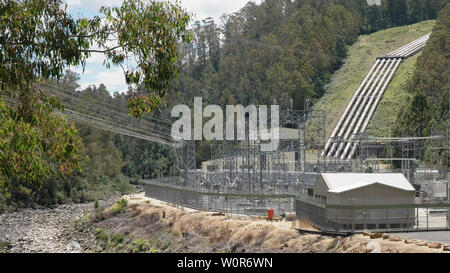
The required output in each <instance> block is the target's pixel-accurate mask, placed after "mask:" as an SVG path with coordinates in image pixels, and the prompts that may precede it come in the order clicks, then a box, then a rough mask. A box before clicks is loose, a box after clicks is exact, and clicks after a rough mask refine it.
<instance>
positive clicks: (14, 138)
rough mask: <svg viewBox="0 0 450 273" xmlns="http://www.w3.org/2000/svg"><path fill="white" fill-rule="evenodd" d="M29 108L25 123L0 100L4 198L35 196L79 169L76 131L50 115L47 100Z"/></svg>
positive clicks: (0, 173) (0, 170)
mask: <svg viewBox="0 0 450 273" xmlns="http://www.w3.org/2000/svg"><path fill="white" fill-rule="evenodd" d="M29 106H30V107H32V108H33V110H32V111H31V112H30V115H29V116H28V118H29V120H25V119H24V117H23V115H21V114H19V113H18V112H17V108H15V107H14V106H7V105H5V104H4V103H3V100H2V99H1V98H0V120H1V121H2V122H1V124H0V189H1V190H2V192H3V193H4V194H5V196H6V197H11V196H13V197H20V198H24V199H28V198H30V197H35V194H36V193H37V192H39V191H40V190H41V189H42V187H43V185H44V184H45V183H46V182H47V181H49V180H54V179H57V178H63V177H66V176H70V175H71V174H72V172H73V171H76V170H78V169H79V162H80V160H81V159H82V158H83V157H82V153H81V152H82V143H81V139H80V138H79V136H78V134H77V130H76V128H75V127H74V126H73V125H72V124H70V123H67V122H66V121H65V120H64V119H62V118H61V117H60V116H58V115H56V114H53V113H52V110H53V105H52V103H51V102H50V101H48V100H47V101H46V100H42V101H39V102H31V103H30V104H29Z"/></svg>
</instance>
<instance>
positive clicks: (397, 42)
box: [314, 20, 434, 137]
mask: <svg viewBox="0 0 450 273" xmlns="http://www.w3.org/2000/svg"><path fill="white" fill-rule="evenodd" d="M433 25H434V20H429V21H424V22H420V23H417V24H414V25H409V26H403V27H396V28H391V29H387V30H382V31H379V32H376V33H373V34H370V35H362V36H360V37H359V38H358V41H357V42H356V43H355V44H354V45H352V46H351V47H350V48H349V54H348V56H349V57H348V58H347V60H346V62H345V64H344V65H343V66H342V67H341V68H340V69H339V70H338V71H337V72H336V73H335V74H334V75H333V78H332V81H331V82H330V84H328V86H327V87H326V93H325V95H324V96H323V97H322V98H321V99H320V100H319V101H318V102H317V103H316V104H315V106H314V109H317V110H325V111H326V113H327V128H326V135H327V137H329V136H330V135H331V133H332V131H333V129H334V127H335V126H336V124H337V123H338V121H339V118H340V117H341V115H342V114H343V113H344V111H345V108H346V107H347V105H348V103H349V101H350V100H351V98H352V96H353V94H354V92H355V91H356V89H357V88H358V87H359V85H360V84H361V82H362V80H363V79H364V77H365V76H366V74H367V73H368V72H369V70H370V68H371V67H372V66H373V64H374V62H375V60H376V57H378V56H383V55H385V54H388V53H389V52H392V51H394V50H395V49H397V48H399V47H401V46H403V45H405V44H407V43H409V42H412V41H413V40H415V39H417V38H419V37H421V36H423V35H425V34H427V33H429V32H431V29H432V27H433ZM416 60H417V55H416V56H414V57H412V58H410V59H408V60H406V61H405V62H404V63H403V64H401V65H400V67H399V70H398V71H397V73H396V74H395V76H394V78H393V80H392V82H391V84H390V85H389V87H388V89H387V90H386V92H385V94H384V97H383V100H382V101H381V103H380V105H379V107H378V109H377V111H376V113H375V115H374V116H373V118H372V121H371V122H370V124H369V127H368V128H367V132H368V133H369V134H370V135H375V136H387V135H389V132H390V128H391V126H392V124H393V123H394V122H395V118H396V116H397V114H398V111H399V110H400V108H401V105H402V104H403V103H405V101H406V98H407V97H409V94H408V93H407V92H406V91H405V85H406V82H407V79H408V78H409V77H411V76H412V72H413V68H414V65H415V63H416Z"/></svg>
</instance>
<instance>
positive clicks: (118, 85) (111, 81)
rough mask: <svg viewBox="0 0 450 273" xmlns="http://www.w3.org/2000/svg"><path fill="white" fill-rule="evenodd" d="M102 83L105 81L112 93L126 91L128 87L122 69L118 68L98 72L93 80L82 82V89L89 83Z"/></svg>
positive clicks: (97, 84)
mask: <svg viewBox="0 0 450 273" xmlns="http://www.w3.org/2000/svg"><path fill="white" fill-rule="evenodd" d="M101 83H103V84H104V85H105V86H106V88H107V89H108V91H109V92H111V93H114V92H116V91H118V92H124V91H126V90H127V88H128V85H127V84H126V81H125V75H124V74H123V71H122V69H116V70H108V71H101V72H98V73H97V74H96V75H95V76H94V77H93V80H92V81H89V82H80V89H81V90H83V89H85V88H86V87H88V86H89V85H96V86H99V85H100V84H101Z"/></svg>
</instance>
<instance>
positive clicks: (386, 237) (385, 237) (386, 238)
mask: <svg viewBox="0 0 450 273" xmlns="http://www.w3.org/2000/svg"><path fill="white" fill-rule="evenodd" d="M389 237H391V235H389V234H383V240H389Z"/></svg>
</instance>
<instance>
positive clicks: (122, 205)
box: [111, 198, 128, 214]
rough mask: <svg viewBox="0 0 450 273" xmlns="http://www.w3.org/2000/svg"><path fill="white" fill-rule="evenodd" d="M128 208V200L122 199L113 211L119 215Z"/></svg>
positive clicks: (117, 202)
mask: <svg viewBox="0 0 450 273" xmlns="http://www.w3.org/2000/svg"><path fill="white" fill-rule="evenodd" d="M127 206H128V200H127V199H124V198H122V199H120V200H117V201H116V204H115V206H114V207H113V208H112V209H111V211H112V212H113V213H114V214H119V213H121V212H122V211H123V209H124V208H126V207H127Z"/></svg>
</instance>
